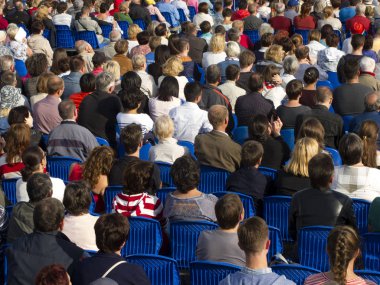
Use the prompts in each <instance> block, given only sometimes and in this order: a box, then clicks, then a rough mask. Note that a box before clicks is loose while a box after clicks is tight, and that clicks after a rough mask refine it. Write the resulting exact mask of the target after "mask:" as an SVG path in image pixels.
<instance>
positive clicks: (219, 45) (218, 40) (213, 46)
mask: <svg viewBox="0 0 380 285" xmlns="http://www.w3.org/2000/svg"><path fill="white" fill-rule="evenodd" d="M224 49H225V40H224V36H222V35H220V34H216V35H213V36H212V38H211V41H210V51H211V52H212V53H221V52H223V51H224Z"/></svg>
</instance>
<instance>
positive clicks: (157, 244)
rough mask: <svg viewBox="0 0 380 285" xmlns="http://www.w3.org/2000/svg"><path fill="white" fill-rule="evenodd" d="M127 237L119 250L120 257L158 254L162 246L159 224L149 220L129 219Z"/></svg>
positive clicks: (141, 218) (140, 218)
mask: <svg viewBox="0 0 380 285" xmlns="http://www.w3.org/2000/svg"><path fill="white" fill-rule="evenodd" d="M128 220H129V225H130V231H129V237H128V240H127V242H126V244H125V246H124V247H123V248H122V249H121V255H122V256H128V255H131V254H158V252H159V251H160V248H161V244H162V229H161V225H160V223H159V222H158V221H157V220H155V219H151V218H143V217H129V218H128Z"/></svg>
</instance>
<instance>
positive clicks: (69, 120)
mask: <svg viewBox="0 0 380 285" xmlns="http://www.w3.org/2000/svg"><path fill="white" fill-rule="evenodd" d="M63 122H68V123H69V122H72V123H76V122H75V120H73V119H66V120H63V121H62V123H63Z"/></svg>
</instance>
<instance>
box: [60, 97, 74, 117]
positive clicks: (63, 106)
mask: <svg viewBox="0 0 380 285" xmlns="http://www.w3.org/2000/svg"><path fill="white" fill-rule="evenodd" d="M58 113H59V116H60V117H61V118H62V120H74V119H75V118H76V116H77V112H76V107H75V104H74V102H73V101H72V100H64V101H62V102H61V103H59V105H58Z"/></svg>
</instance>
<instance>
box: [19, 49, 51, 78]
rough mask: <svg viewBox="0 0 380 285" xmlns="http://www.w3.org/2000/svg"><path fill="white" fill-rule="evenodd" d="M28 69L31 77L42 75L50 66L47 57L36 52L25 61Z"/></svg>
mask: <svg viewBox="0 0 380 285" xmlns="http://www.w3.org/2000/svg"><path fill="white" fill-rule="evenodd" d="M25 65H26V69H27V70H28V73H29V75H30V76H31V77H37V76H40V75H41V74H42V73H44V72H46V71H47V70H48V67H49V63H48V60H47V57H46V55H45V54H43V53H34V54H32V56H30V57H28V58H27V59H26V61H25Z"/></svg>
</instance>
